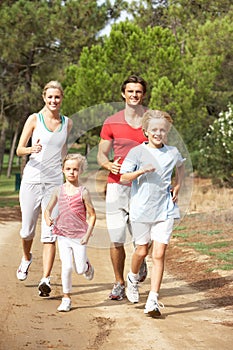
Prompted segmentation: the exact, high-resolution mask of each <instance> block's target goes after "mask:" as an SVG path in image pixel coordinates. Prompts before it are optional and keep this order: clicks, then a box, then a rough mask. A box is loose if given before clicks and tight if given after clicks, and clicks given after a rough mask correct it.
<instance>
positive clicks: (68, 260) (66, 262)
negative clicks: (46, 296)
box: [57, 236, 73, 298]
mask: <svg viewBox="0 0 233 350" xmlns="http://www.w3.org/2000/svg"><path fill="white" fill-rule="evenodd" d="M57 241H58V249H59V255H60V259H61V262H62V273H61V278H62V288H63V294H64V297H69V298H70V293H71V289H72V271H73V254H72V247H71V245H70V240H69V239H68V238H66V237H63V236H58V239H57Z"/></svg>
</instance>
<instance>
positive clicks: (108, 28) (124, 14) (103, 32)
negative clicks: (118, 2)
mask: <svg viewBox="0 0 233 350" xmlns="http://www.w3.org/2000/svg"><path fill="white" fill-rule="evenodd" d="M131 1H132V0H128V2H131ZM103 2H104V1H103V0H98V3H99V4H100V5H101V4H102V3H103ZM112 2H113V3H114V1H112ZM126 18H128V19H130V18H132V17H131V16H130V15H129V14H128V13H127V12H126V11H122V13H121V16H120V17H119V18H118V20H117V21H116V23H119V22H122V21H125V20H126ZM112 24H113V22H111V23H109V24H108V25H107V26H106V27H105V28H104V29H103V30H101V31H100V33H99V35H100V36H103V35H109V34H110V32H111V27H112Z"/></svg>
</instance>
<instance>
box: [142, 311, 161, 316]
mask: <svg viewBox="0 0 233 350" xmlns="http://www.w3.org/2000/svg"><path fill="white" fill-rule="evenodd" d="M144 314H146V315H147V316H150V317H152V318H157V317H160V316H161V312H160V311H159V310H158V309H156V310H152V311H144Z"/></svg>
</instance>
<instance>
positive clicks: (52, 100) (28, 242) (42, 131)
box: [16, 81, 73, 296]
mask: <svg viewBox="0 0 233 350" xmlns="http://www.w3.org/2000/svg"><path fill="white" fill-rule="evenodd" d="M42 97H43V100H44V103H45V104H44V107H43V108H42V109H41V111H40V112H39V113H34V114H32V115H30V116H29V117H28V119H27V121H26V123H25V125H24V128H23V131H22V134H21V137H20V140H19V144H18V147H17V150H16V153H17V155H18V156H25V155H30V158H29V161H28V163H27V164H26V166H25V168H24V172H23V177H22V183H21V187H20V207H21V212H22V227H21V230H20V236H21V238H22V247H23V257H22V260H21V264H20V266H19V268H18V270H17V278H18V279H19V280H20V281H24V280H25V279H26V278H27V275H28V269H29V266H30V264H31V262H32V253H31V247H32V243H33V239H34V236H35V230H36V224H37V220H38V216H39V213H40V208H41V210H42V222H41V242H42V243H43V277H42V279H41V281H40V283H39V286H38V289H39V295H40V296H48V295H49V293H50V292H51V287H50V273H51V270H52V266H53V262H54V258H55V252H56V247H55V241H56V236H55V235H54V234H53V233H52V231H51V228H50V227H48V226H47V225H46V222H45V220H44V210H45V208H46V206H47V204H48V201H49V198H50V196H51V193H52V192H53V189H54V188H55V187H56V186H58V185H61V184H62V183H63V174H62V158H63V157H64V156H65V155H66V143H67V138H68V135H69V133H70V130H71V128H72V124H73V123H72V120H71V119H69V118H67V117H65V116H61V115H60V107H61V103H62V99H63V89H62V86H61V84H60V83H59V82H58V81H50V82H49V83H47V84H46V85H45V87H44V90H43V94H42ZM30 138H31V144H32V146H30V147H29V146H28V141H29V139H30ZM55 210H56V208H55Z"/></svg>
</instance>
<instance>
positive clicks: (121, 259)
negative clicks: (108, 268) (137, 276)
mask: <svg viewBox="0 0 233 350" xmlns="http://www.w3.org/2000/svg"><path fill="white" fill-rule="evenodd" d="M110 256H111V261H112V266H113V271H114V274H115V279H116V282H120V284H122V285H123V284H124V266H125V248H124V245H123V244H117V243H112V245H111V248H110Z"/></svg>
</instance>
